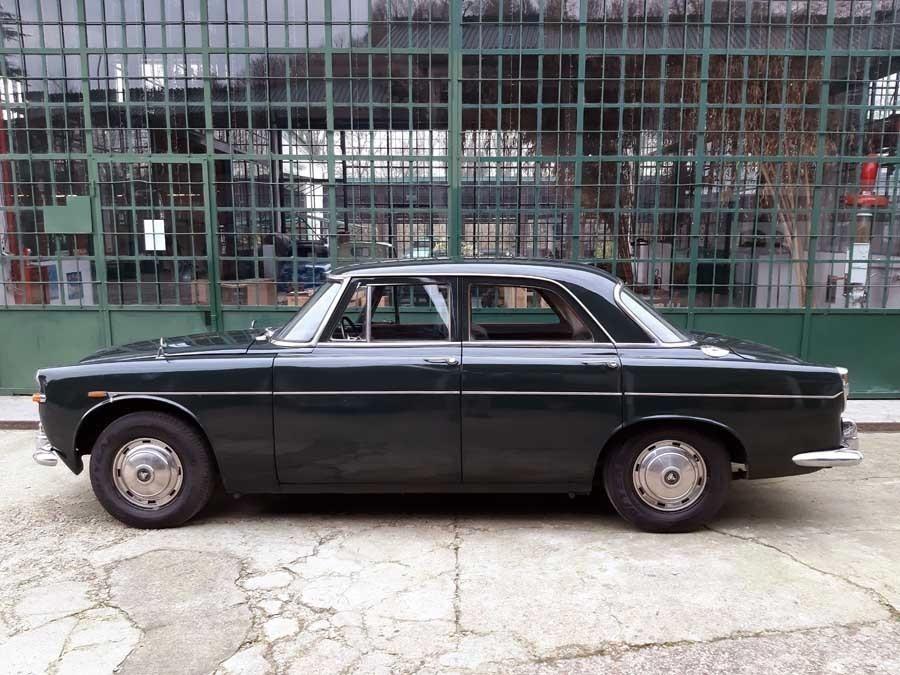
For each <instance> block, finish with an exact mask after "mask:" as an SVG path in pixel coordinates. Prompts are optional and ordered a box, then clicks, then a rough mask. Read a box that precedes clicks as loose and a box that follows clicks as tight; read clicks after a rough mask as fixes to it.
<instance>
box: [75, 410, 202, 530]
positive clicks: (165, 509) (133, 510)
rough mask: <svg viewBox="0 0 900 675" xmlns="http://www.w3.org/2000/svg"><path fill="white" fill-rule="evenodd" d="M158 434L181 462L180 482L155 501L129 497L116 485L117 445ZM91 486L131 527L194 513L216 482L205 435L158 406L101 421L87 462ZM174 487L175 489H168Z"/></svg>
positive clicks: (177, 520)
mask: <svg viewBox="0 0 900 675" xmlns="http://www.w3.org/2000/svg"><path fill="white" fill-rule="evenodd" d="M141 438H152V439H158V440H160V441H162V442H163V443H165V444H166V445H167V446H169V448H170V449H171V451H173V452H174V453H175V454H176V455H177V458H178V461H179V462H180V464H181V472H180V476H181V482H180V486H179V488H178V490H177V492H176V493H175V496H174V498H171V497H169V498H170V499H171V501H169V502H168V503H166V504H164V505H162V506H159V507H156V508H150V507H141V506H138V505H135V504H133V503H132V502H130V501H129V500H128V499H127V498H126V497H125V496H124V495H123V494H122V493H121V492H120V491H119V489H118V488H117V487H116V483H115V479H114V463H115V461H116V456H117V454H118V452H119V449H120V448H123V447H125V446H126V445H128V444H129V443H131V442H133V441H135V440H137V439H141ZM90 474H91V487H92V488H93V490H94V494H95V495H96V496H97V499H98V501H99V502H100V504H102V505H103V508H105V509H106V510H107V512H108V513H109V514H110V515H111V516H113V517H114V518H117V519H118V520H120V521H122V522H123V523H125V524H126V525H130V526H131V527H140V528H150V529H156V528H165V527H177V526H179V525H182V524H183V523H185V522H187V521H188V520H190V519H191V518H193V517H194V516H195V515H196V514H197V513H198V512H199V511H200V510H201V509H202V508H203V507H204V506H206V503H207V502H208V501H209V498H210V497H211V496H212V494H213V491H214V490H215V486H216V483H217V480H216V470H215V464H214V463H213V460H212V457H211V454H210V451H209V448H208V446H207V443H206V439H205V438H204V437H203V435H202V434H201V433H200V432H199V431H198V430H197V429H196V428H195V427H193V426H192V425H190V424H187V423H186V422H184V421H182V420H180V419H178V418H177V417H173V416H172V415H167V414H166V413H161V412H136V413H131V414H128V415H124V416H122V417H120V418H119V419H117V420H115V421H114V422H112V423H111V424H110V425H109V426H108V427H106V428H105V429H104V430H103V431H102V432H101V434H100V436H99V437H98V438H97V442H96V443H94V447H93V450H92V452H91V463H90ZM173 492H175V491H174V490H173Z"/></svg>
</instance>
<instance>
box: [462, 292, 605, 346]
mask: <svg viewBox="0 0 900 675" xmlns="http://www.w3.org/2000/svg"><path fill="white" fill-rule="evenodd" d="M468 296H469V339H470V340H475V341H492V342H494V341H508V342H581V341H584V342H590V341H592V340H593V335H592V334H591V331H590V329H589V328H588V327H587V326H586V325H585V323H584V321H582V319H581V316H580V315H579V313H578V312H577V311H576V310H575V308H574V307H573V306H572V305H571V303H570V302H568V301H567V300H566V299H564V298H563V297H562V295H561V294H560V293H557V292H556V291H553V290H550V289H547V288H543V287H541V286H531V285H528V284H513V283H510V284H503V283H498V284H483V283H480V282H475V283H472V284H471V285H470V286H469V293H468Z"/></svg>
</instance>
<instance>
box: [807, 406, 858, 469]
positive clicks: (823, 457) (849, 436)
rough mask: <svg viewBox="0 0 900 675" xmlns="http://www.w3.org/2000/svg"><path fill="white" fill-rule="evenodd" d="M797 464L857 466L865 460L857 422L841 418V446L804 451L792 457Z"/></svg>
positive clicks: (821, 467) (810, 465)
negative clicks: (860, 448)
mask: <svg viewBox="0 0 900 675" xmlns="http://www.w3.org/2000/svg"><path fill="white" fill-rule="evenodd" d="M792 459H793V461H794V464H796V465H797V466H807V467H813V468H816V469H825V468H830V467H836V466H856V465H857V464H859V463H860V462H861V461H862V460H863V454H862V453H861V452H860V451H859V433H858V431H857V428H856V422H854V421H853V420H851V419H849V418H846V417H845V418H843V419H841V447H839V448H834V449H832V450H818V451H816V452H803V453H800V454H799V455H794V457H793V458H792Z"/></svg>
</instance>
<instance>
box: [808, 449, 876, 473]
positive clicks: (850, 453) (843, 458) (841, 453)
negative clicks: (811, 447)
mask: <svg viewBox="0 0 900 675" xmlns="http://www.w3.org/2000/svg"><path fill="white" fill-rule="evenodd" d="M791 460H792V461H793V462H794V464H796V465H797V466H809V467H815V468H818V469H827V468H830V467H836V466H856V465H857V464H859V463H860V462H861V461H862V460H863V454H862V453H861V452H860V451H859V450H851V449H850V448H835V449H834V450H819V451H818V452H802V453H800V454H799V455H794V456H793V457H792V458H791Z"/></svg>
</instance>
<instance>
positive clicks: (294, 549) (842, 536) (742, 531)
mask: <svg viewBox="0 0 900 675" xmlns="http://www.w3.org/2000/svg"><path fill="white" fill-rule="evenodd" d="M862 443H863V449H864V451H865V452H866V461H865V462H864V463H863V464H862V465H860V466H858V467H855V468H851V469H841V470H838V469H834V470H829V471H822V472H818V473H815V474H811V475H809V476H803V477H798V478H789V479H776V480H767V481H756V482H749V483H748V482H740V483H736V484H735V485H734V486H733V490H732V495H731V497H730V499H729V501H728V503H727V505H726V507H725V510H724V512H723V514H722V516H721V517H720V518H719V519H718V520H717V521H716V522H715V523H714V524H713V525H712V527H711V528H709V529H707V530H705V531H702V532H697V533H693V534H688V535H673V536H665V535H649V534H644V533H639V532H635V531H633V530H631V529H629V528H628V527H627V526H626V525H625V524H624V523H623V522H622V521H621V520H620V519H619V518H618V517H617V516H615V515H614V514H611V513H609V511H608V509H607V507H605V505H604V504H603V502H602V500H596V499H595V500H591V499H577V500H574V501H571V500H568V499H567V498H566V497H564V496H559V497H557V496H521V497H519V496H503V497H497V496H479V497H471V496H453V497H450V496H443V497H441V496H436V497H413V496H408V497H381V496H357V497H315V496H305V497H278V498H274V497H270V498H261V497H260V498H256V497H254V498H244V499H242V500H239V501H235V500H232V499H230V498H227V497H221V498H219V499H218V500H217V501H216V502H215V503H214V504H213V505H212V506H211V507H210V508H209V509H208V510H207V511H206V512H204V514H202V517H201V518H199V519H198V520H197V521H196V522H194V523H193V524H190V525H189V526H186V527H183V528H181V529H176V530H165V531H140V530H131V529H128V528H126V527H124V526H123V525H121V524H119V523H118V522H117V521H114V520H113V519H112V518H110V517H109V516H107V515H106V514H105V512H104V511H103V510H102V509H101V508H100V506H99V505H98V504H97V502H96V501H95V500H94V497H93V495H92V493H91V490H90V486H89V482H88V479H87V475H86V474H82V475H81V476H77V477H76V476H73V475H71V474H70V473H69V472H68V471H67V470H66V469H65V468H64V467H62V466H57V467H55V468H44V467H39V466H37V465H35V464H34V463H33V462H32V461H31V458H30V450H31V434H30V433H29V432H23V431H5V432H0V509H2V512H3V514H4V518H3V519H2V521H0V672H3V673H38V672H54V673H57V674H59V675H64V674H65V673H78V674H79V675H84V674H88V673H108V672H112V670H113V669H115V668H118V672H121V673H126V674H128V673H147V672H179V673H210V672H215V673H220V674H223V675H224V674H226V673H276V672H277V673H309V672H321V673H330V672H345V673H389V672H403V673H438V672H441V673H445V672H456V673H501V672H502V673H507V672H517V673H518V672H523V673H551V672H552V673H555V672H566V673H596V672H622V673H625V672H636V671H637V672H642V671H643V672H670V673H683V672H686V671H689V670H690V671H700V672H712V671H719V672H746V673H751V672H760V671H763V670H765V671H780V672H824V671H827V672H830V673H861V672H867V673H897V672H900V574H898V573H897V570H898V569H900V518H898V516H897V504H898V503H900V435H891V434H865V435H864V436H863V438H862Z"/></svg>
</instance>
